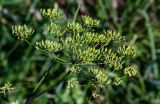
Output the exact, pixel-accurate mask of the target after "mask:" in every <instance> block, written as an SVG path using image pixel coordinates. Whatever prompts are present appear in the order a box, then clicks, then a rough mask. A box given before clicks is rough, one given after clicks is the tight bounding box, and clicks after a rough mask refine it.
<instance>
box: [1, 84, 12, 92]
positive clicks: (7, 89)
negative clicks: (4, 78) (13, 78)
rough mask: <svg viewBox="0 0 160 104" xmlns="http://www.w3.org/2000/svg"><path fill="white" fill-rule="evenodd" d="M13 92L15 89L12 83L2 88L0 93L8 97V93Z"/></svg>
mask: <svg viewBox="0 0 160 104" xmlns="http://www.w3.org/2000/svg"><path fill="white" fill-rule="evenodd" d="M11 90H13V88H12V84H10V83H5V85H4V86H3V87H0V93H3V94H4V95H6V93H9V92H11Z"/></svg>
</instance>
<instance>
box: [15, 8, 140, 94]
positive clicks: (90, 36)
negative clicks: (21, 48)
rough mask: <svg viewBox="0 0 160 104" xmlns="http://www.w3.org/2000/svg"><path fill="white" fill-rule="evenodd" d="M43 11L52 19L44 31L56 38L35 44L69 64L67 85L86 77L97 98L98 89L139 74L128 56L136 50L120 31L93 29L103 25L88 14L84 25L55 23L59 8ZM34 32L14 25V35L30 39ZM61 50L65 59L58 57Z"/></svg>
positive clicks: (79, 81) (84, 18)
mask: <svg viewBox="0 0 160 104" xmlns="http://www.w3.org/2000/svg"><path fill="white" fill-rule="evenodd" d="M41 13H42V15H43V16H45V17H48V18H49V19H52V20H51V21H50V22H51V23H49V24H47V27H46V28H45V29H44V30H46V31H47V33H48V35H50V34H52V36H53V38H52V40H49V39H46V40H41V41H39V42H36V44H35V47H36V48H37V49H38V50H41V51H43V52H45V53H48V54H54V53H55V52H56V54H54V55H55V56H56V58H55V57H53V58H55V60H57V59H58V60H59V61H62V60H63V62H64V61H65V62H67V63H68V64H67V65H68V66H67V67H70V69H69V71H70V72H71V74H69V75H70V76H71V79H69V80H68V88H72V87H76V86H78V85H80V84H81V80H80V79H81V78H84V76H85V77H87V80H86V81H85V82H83V84H84V83H85V84H88V83H91V87H93V89H95V90H94V91H93V96H94V97H97V96H98V94H96V92H97V91H98V90H99V89H101V88H104V87H107V86H109V85H120V84H122V82H123V78H124V76H129V77H130V76H135V75H136V72H137V70H136V68H135V67H133V66H132V65H131V66H129V63H128V62H127V59H126V58H128V56H134V55H135V50H134V48H133V47H131V46H130V45H126V44H125V37H124V36H122V35H121V34H120V33H118V32H115V31H111V30H103V31H100V32H95V30H94V29H95V28H96V27H97V26H98V25H100V21H99V20H96V19H93V18H91V17H89V16H82V18H81V20H82V22H81V23H82V24H81V23H76V22H68V23H66V22H63V21H62V20H59V21H60V22H58V20H56V22H55V21H54V20H53V19H54V18H59V17H63V16H61V15H60V13H59V11H58V10H57V9H42V10H41ZM31 33H33V30H32V29H29V28H27V27H26V26H25V25H24V26H23V27H20V26H14V27H13V34H16V35H17V36H18V38H19V39H22V40H23V39H27V38H28V34H31ZM22 34H23V38H22ZM59 51H61V52H60V53H61V54H60V55H64V58H63V57H62V56H61V57H59V56H60V55H59ZM126 56H127V57H126ZM63 62H62V63H63ZM119 71H121V72H122V73H119ZM83 73H87V74H84V75H83ZM73 76H74V77H73ZM72 77H73V78H72Z"/></svg>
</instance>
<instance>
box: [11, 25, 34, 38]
mask: <svg viewBox="0 0 160 104" xmlns="http://www.w3.org/2000/svg"><path fill="white" fill-rule="evenodd" d="M33 33H34V30H33V28H29V27H28V26H26V25H16V26H12V34H13V35H14V36H16V37H18V39H20V40H26V39H27V38H28V37H29V36H30V35H32V34H33Z"/></svg>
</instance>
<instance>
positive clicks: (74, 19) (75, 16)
mask: <svg viewBox="0 0 160 104" xmlns="http://www.w3.org/2000/svg"><path fill="white" fill-rule="evenodd" d="M80 6H81V5H80V4H79V5H78V8H77V10H76V13H75V15H74V18H73V23H74V22H75V21H76V18H77V15H78V11H79V9H80Z"/></svg>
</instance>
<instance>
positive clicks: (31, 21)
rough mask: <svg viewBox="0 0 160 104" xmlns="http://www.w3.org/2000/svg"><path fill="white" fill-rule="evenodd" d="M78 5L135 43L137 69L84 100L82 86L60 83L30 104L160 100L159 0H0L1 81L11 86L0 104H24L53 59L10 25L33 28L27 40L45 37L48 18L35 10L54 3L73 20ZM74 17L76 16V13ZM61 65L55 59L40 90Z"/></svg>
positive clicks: (123, 103) (137, 103)
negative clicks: (21, 38) (19, 37)
mask: <svg viewBox="0 0 160 104" xmlns="http://www.w3.org/2000/svg"><path fill="white" fill-rule="evenodd" d="M78 4H81V7H80V10H79V13H78V16H80V14H85V15H90V16H91V17H93V18H97V19H100V20H101V27H100V29H103V28H108V29H111V30H116V31H118V32H121V33H122V34H123V35H125V36H127V38H128V40H129V41H131V42H132V43H134V45H135V47H136V53H137V56H136V57H135V59H134V60H132V61H133V62H135V63H137V65H138V70H139V73H138V75H137V77H136V78H130V79H129V80H128V81H127V82H126V83H124V84H123V85H122V86H120V87H109V88H108V89H105V90H104V91H102V92H103V95H101V96H100V97H99V98H98V99H87V98H86V96H88V95H87V93H86V90H85V89H83V90H82V89H80V88H73V89H65V88H64V87H65V86H64V83H65V82H62V83H60V84H59V85H58V86H57V87H55V88H53V90H51V91H49V92H47V93H45V94H44V95H42V96H40V97H39V98H37V99H36V100H35V101H34V102H33V104H95V103H97V104H160V70H159V69H160V24H159V22H160V1H159V0H0V85H1V86H3V85H4V83H6V82H10V83H12V85H13V87H14V90H13V92H11V93H10V94H8V95H6V96H4V95H3V94H0V104H16V102H19V104H23V102H24V99H25V98H26V96H28V95H29V94H30V93H31V91H32V90H33V89H34V88H35V86H36V85H37V84H38V82H39V80H40V79H41V77H42V75H43V73H44V72H45V71H46V70H47V69H48V68H49V67H50V65H51V63H52V62H53V61H52V59H51V58H50V57H47V56H45V55H44V54H42V53H41V52H39V51H37V50H35V49H34V48H33V47H31V46H28V45H27V44H26V43H23V42H20V41H19V40H17V39H16V38H15V37H13V36H12V35H11V27H12V26H13V25H15V24H27V25H31V26H33V27H34V28H38V29H39V30H37V31H36V34H34V35H33V37H32V38H31V41H32V42H35V41H37V40H38V39H39V38H40V37H41V38H43V37H45V36H44V35H43V34H42V31H41V29H42V28H43V27H44V24H45V23H46V22H47V21H46V20H45V19H44V18H42V16H41V15H40V11H39V10H40V8H54V7H58V8H60V10H61V11H63V12H64V14H65V17H66V18H67V19H71V20H72V19H73V18H74V15H75V13H76V9H77V7H78ZM77 18H78V17H77ZM63 70H64V68H63V66H62V65H61V64H59V63H56V62H54V65H53V67H52V71H51V72H50V75H49V76H48V77H47V79H46V80H45V81H44V83H42V84H41V87H40V90H43V89H45V88H47V87H48V86H50V85H51V83H54V79H55V78H57V77H58V76H60V73H61V72H62V71H63Z"/></svg>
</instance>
